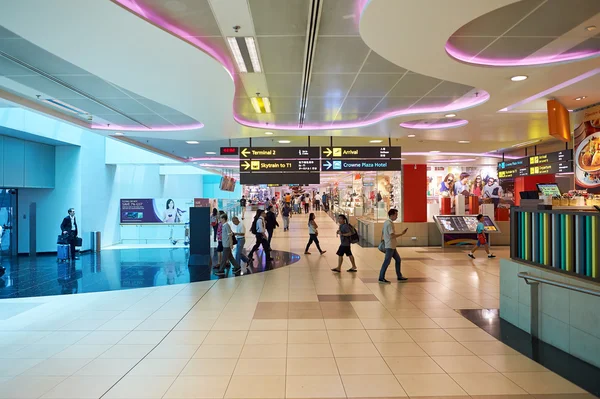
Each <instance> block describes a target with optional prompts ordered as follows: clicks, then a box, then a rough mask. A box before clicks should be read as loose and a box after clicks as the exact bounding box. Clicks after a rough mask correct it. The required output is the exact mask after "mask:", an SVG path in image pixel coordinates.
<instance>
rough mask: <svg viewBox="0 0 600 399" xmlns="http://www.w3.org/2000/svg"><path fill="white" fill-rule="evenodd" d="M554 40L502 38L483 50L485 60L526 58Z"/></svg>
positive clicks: (549, 38)
mask: <svg viewBox="0 0 600 399" xmlns="http://www.w3.org/2000/svg"><path fill="white" fill-rule="evenodd" d="M553 40H554V39H553V38H551V37H501V38H499V39H498V40H496V41H495V42H494V43H492V44H491V45H490V46H489V47H488V48H486V49H485V50H483V51H482V52H481V54H480V57H483V58H488V57H489V58H505V57H507V58H525V57H528V56H530V55H531V54H533V53H535V52H536V51H538V50H539V49H541V48H542V47H544V46H545V45H547V44H548V43H550V42H552V41H553Z"/></svg>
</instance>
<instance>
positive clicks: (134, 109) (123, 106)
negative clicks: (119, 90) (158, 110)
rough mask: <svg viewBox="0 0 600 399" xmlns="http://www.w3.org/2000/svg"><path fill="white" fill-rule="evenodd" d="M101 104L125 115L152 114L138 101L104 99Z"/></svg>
mask: <svg viewBox="0 0 600 399" xmlns="http://www.w3.org/2000/svg"><path fill="white" fill-rule="evenodd" d="M102 102H105V103H106V104H108V105H110V106H112V107H114V108H116V109H118V110H119V111H121V112H123V113H125V114H146V115H147V114H152V113H153V112H152V110H150V109H149V108H148V107H145V106H144V105H142V104H141V103H140V102H138V100H133V99H122V98H104V99H102Z"/></svg>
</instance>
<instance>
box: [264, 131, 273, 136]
mask: <svg viewBox="0 0 600 399" xmlns="http://www.w3.org/2000/svg"><path fill="white" fill-rule="evenodd" d="M265 134H268V135H269V136H270V135H272V134H273V132H265Z"/></svg>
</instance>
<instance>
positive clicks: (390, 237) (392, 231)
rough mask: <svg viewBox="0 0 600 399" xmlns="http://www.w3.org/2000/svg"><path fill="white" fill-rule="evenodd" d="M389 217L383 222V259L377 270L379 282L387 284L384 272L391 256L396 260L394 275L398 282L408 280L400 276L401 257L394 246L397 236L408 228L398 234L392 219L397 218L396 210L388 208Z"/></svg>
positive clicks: (396, 242)
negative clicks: (378, 270) (379, 269)
mask: <svg viewBox="0 0 600 399" xmlns="http://www.w3.org/2000/svg"><path fill="white" fill-rule="evenodd" d="M388 216H389V219H388V220H386V221H385V223H383V241H384V242H385V259H384V260H383V264H382V265H381V271H380V272H379V282H380V283H382V284H389V283H390V282H389V281H388V280H386V279H385V272H386V271H387V268H388V266H389V265H390V262H391V261H392V258H394V261H396V276H397V277H398V281H399V282H404V281H406V280H408V279H407V278H406V277H403V276H402V271H401V270H400V264H401V262H402V259H400V254H399V253H398V250H396V247H397V246H398V241H397V238H398V237H401V236H403V235H404V234H406V231H407V230H408V229H404V231H403V232H402V233H400V234H396V228H395V226H394V221H396V219H398V210H397V209H390V210H389V212H388Z"/></svg>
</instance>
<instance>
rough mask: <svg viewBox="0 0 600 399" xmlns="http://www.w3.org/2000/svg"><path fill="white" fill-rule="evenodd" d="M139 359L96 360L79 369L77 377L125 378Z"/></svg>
mask: <svg viewBox="0 0 600 399" xmlns="http://www.w3.org/2000/svg"><path fill="white" fill-rule="evenodd" d="M138 361H139V359H95V360H92V361H91V362H89V363H88V364H86V365H85V366H84V367H82V368H81V369H79V370H78V371H77V372H76V373H75V375H87V376H109V375H116V376H123V375H125V374H126V373H127V372H128V371H129V370H131V369H132V368H133V367H134V366H135V365H136V363H137V362H138Z"/></svg>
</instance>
